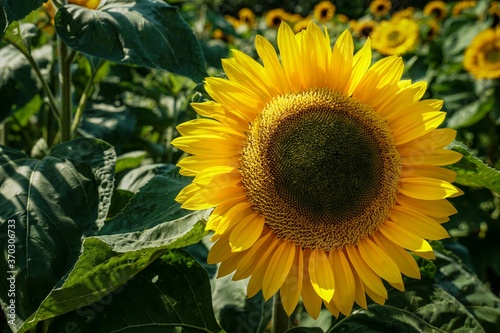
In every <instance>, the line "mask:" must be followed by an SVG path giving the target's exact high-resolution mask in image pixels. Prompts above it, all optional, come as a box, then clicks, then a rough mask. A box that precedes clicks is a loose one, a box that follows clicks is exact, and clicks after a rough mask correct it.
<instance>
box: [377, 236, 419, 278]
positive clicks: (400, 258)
mask: <svg viewBox="0 0 500 333" xmlns="http://www.w3.org/2000/svg"><path fill="white" fill-rule="evenodd" d="M373 238H374V240H375V242H376V243H377V245H378V246H379V247H380V248H381V249H383V250H384V252H385V253H387V254H388V255H389V256H390V257H391V259H392V260H393V261H394V262H395V263H396V265H398V268H399V270H400V271H401V273H403V274H404V275H406V276H409V277H411V278H414V279H420V270H419V268H418V265H417V262H416V261H415V259H414V258H413V257H412V256H411V254H409V253H408V252H407V251H406V250H405V249H403V248H402V247H400V246H398V245H396V244H394V243H393V242H391V241H390V240H389V239H387V238H386V237H385V236H384V235H383V234H381V233H380V232H378V233H375V234H374V235H373Z"/></svg>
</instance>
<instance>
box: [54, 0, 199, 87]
mask: <svg viewBox="0 0 500 333" xmlns="http://www.w3.org/2000/svg"><path fill="white" fill-rule="evenodd" d="M55 25H56V31H57V33H58V35H59V36H60V37H61V38H62V39H63V40H64V42H66V43H67V44H68V45H69V46H70V47H71V48H73V49H75V50H78V51H81V52H83V53H86V54H88V55H91V56H94V57H98V58H103V59H106V60H109V61H113V62H116V63H121V64H128V65H136V66H143V67H151V68H158V69H163V70H167V71H170V72H172V73H176V74H180V75H184V76H187V77H189V78H191V79H192V80H194V81H197V82H200V81H201V80H202V79H203V78H204V77H205V76H206V72H205V61H204V58H203V53H202V51H201V48H200V45H199V44H198V41H197V40H196V37H195V36H194V33H193V31H192V30H191V28H190V27H189V26H188V25H187V23H186V22H185V21H184V20H183V19H182V18H181V16H180V15H179V13H178V10H177V7H173V6H170V5H168V4H166V3H165V2H163V1H157V0H134V1H128V0H107V1H103V2H102V3H101V5H100V7H99V10H90V9H87V8H84V7H80V6H74V5H67V6H63V7H62V8H60V9H59V10H58V11H57V14H56V17H55Z"/></svg>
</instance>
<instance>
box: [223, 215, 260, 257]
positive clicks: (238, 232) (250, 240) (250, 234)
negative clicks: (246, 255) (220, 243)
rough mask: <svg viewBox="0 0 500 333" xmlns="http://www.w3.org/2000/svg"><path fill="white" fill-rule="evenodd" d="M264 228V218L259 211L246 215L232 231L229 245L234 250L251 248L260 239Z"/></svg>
mask: <svg viewBox="0 0 500 333" xmlns="http://www.w3.org/2000/svg"><path fill="white" fill-rule="evenodd" d="M263 229H264V218H263V217H262V216H260V215H259V214H257V213H253V214H250V215H248V216H246V217H244V218H243V219H242V220H241V221H240V222H239V223H238V224H237V225H236V226H235V227H234V228H233V230H232V231H231V236H230V237H229V245H231V250H232V251H233V252H240V251H244V250H247V249H249V248H250V247H251V246H252V245H254V244H255V242H256V241H257V240H258V239H259V237H260V235H261V234H262V230H263Z"/></svg>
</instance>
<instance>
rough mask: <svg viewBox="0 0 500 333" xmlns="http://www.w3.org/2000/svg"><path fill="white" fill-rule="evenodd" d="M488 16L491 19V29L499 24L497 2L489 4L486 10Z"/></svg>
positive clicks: (499, 14)
mask: <svg viewBox="0 0 500 333" xmlns="http://www.w3.org/2000/svg"><path fill="white" fill-rule="evenodd" d="M488 14H490V15H491V17H493V23H492V24H491V25H492V26H493V27H494V26H497V25H498V23H499V22H500V4H499V3H498V1H492V2H491V3H490V7H489V8H488Z"/></svg>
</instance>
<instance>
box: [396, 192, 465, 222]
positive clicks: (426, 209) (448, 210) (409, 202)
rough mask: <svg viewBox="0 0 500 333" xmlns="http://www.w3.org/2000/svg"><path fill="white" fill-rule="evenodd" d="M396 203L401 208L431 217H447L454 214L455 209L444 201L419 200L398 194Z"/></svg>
mask: <svg viewBox="0 0 500 333" xmlns="http://www.w3.org/2000/svg"><path fill="white" fill-rule="evenodd" d="M397 201H398V202H399V203H400V204H401V206H403V207H409V208H412V209H413V210H417V211H419V212H421V213H422V214H425V215H428V216H432V217H448V216H450V215H453V214H456V213H457V210H456V208H455V207H454V206H453V205H452V204H451V203H450V202H449V201H448V200H446V199H441V200H420V199H414V198H410V197H407V196H406V195H402V194H399V195H398V197H397Z"/></svg>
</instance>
